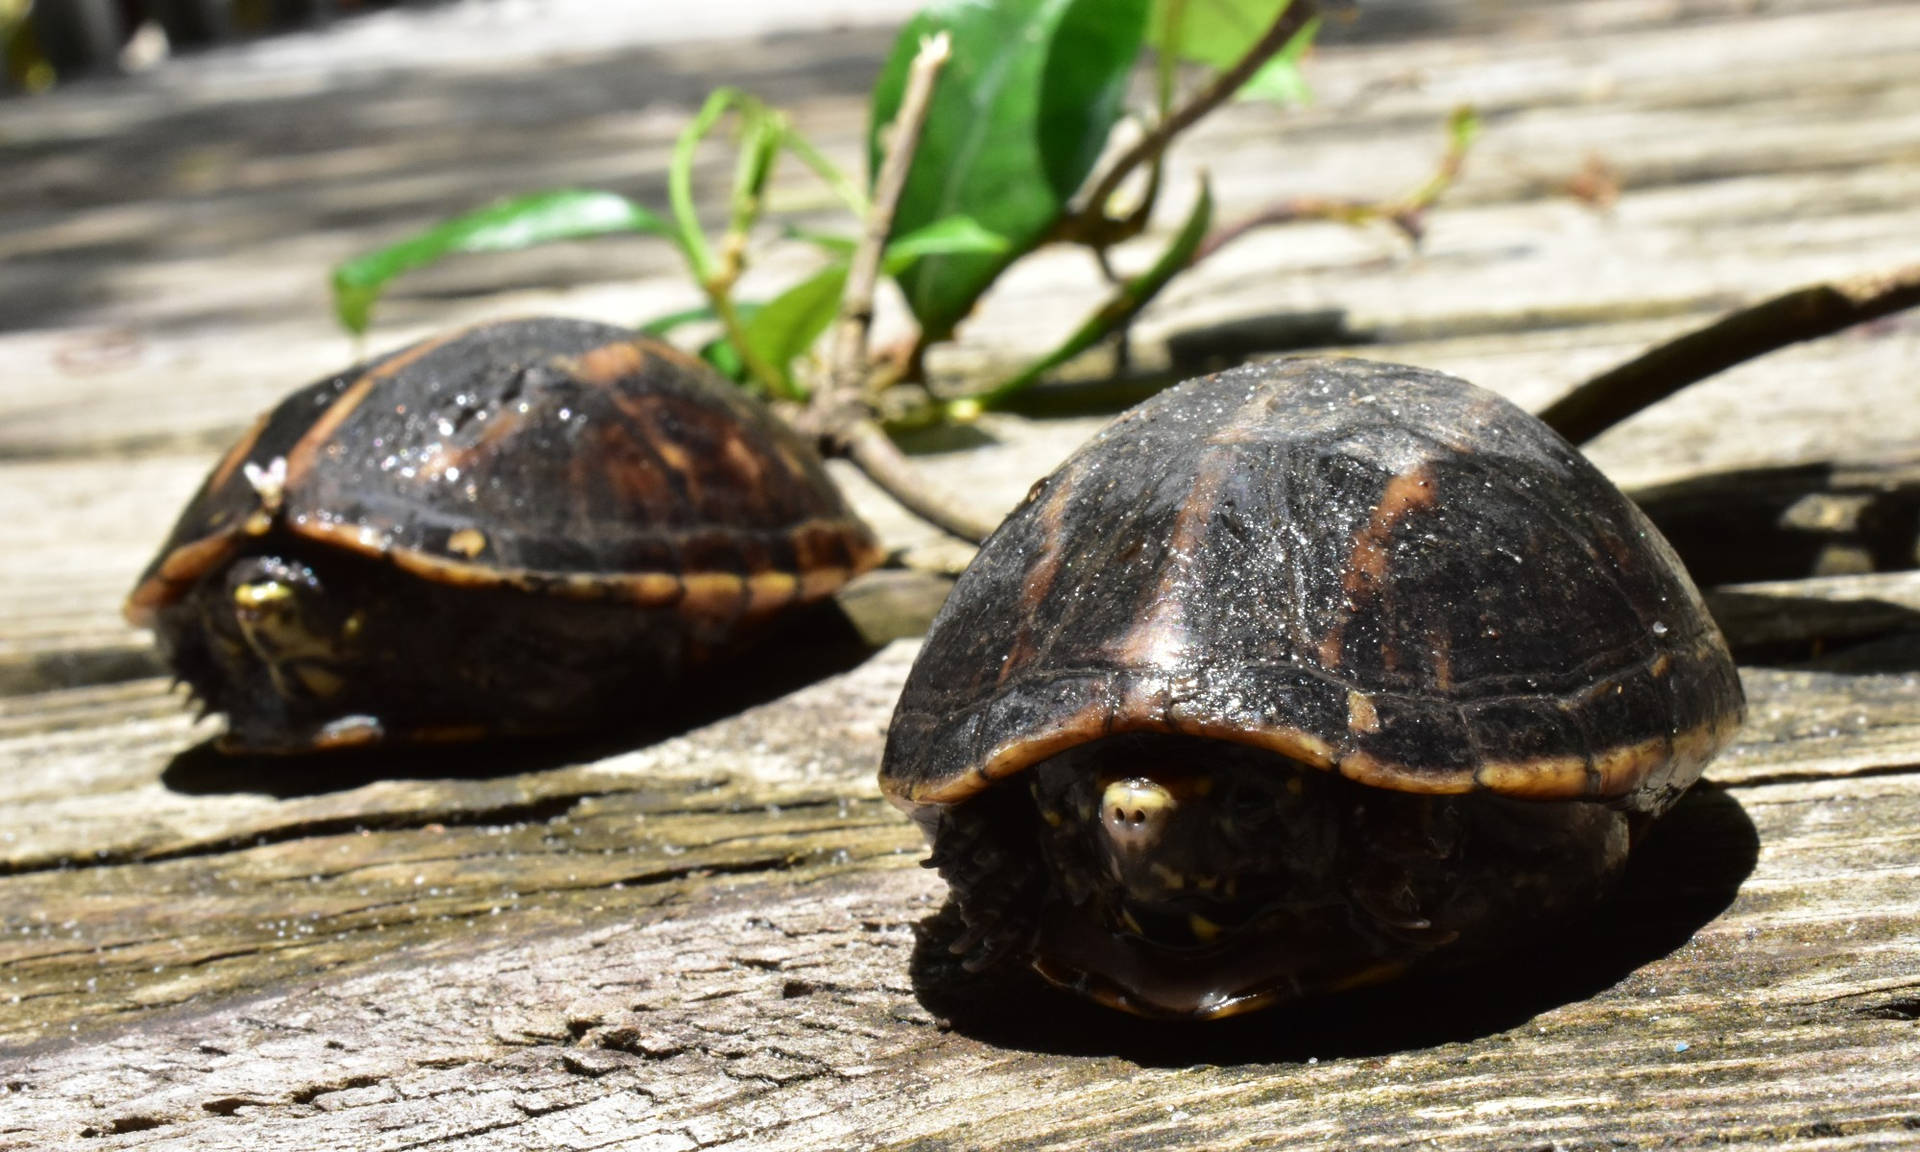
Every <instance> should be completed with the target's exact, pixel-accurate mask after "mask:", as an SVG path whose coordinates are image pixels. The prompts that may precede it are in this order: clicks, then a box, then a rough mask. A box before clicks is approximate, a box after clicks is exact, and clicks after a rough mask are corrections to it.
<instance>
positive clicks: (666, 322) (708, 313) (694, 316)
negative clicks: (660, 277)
mask: <svg viewBox="0 0 1920 1152" xmlns="http://www.w3.org/2000/svg"><path fill="white" fill-rule="evenodd" d="M719 318H720V314H719V313H718V312H715V311H714V310H713V305H711V304H700V305H697V306H695V307H692V308H682V309H681V310H680V311H678V312H669V313H667V314H666V315H665V316H656V317H654V318H653V319H652V320H649V321H647V322H646V323H645V324H641V325H638V326H636V327H635V328H634V331H636V332H638V333H640V335H642V336H662V337H664V336H665V335H667V333H669V332H672V331H673V330H674V329H675V328H679V327H681V326H682V325H685V324H697V323H699V322H700V321H702V320H718V319H719Z"/></svg>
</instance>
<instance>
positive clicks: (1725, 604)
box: [1707, 588, 1920, 671]
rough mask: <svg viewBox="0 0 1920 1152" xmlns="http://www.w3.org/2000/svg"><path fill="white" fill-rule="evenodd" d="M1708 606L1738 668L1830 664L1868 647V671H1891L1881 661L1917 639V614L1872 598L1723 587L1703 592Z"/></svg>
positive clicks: (1919, 619)
mask: <svg viewBox="0 0 1920 1152" xmlns="http://www.w3.org/2000/svg"><path fill="white" fill-rule="evenodd" d="M1707 608H1708V609H1709V610H1710V611H1711V612H1712V613H1713V618H1714V621H1715V622H1716V623H1718V624H1719V625H1720V630H1721V631H1722V632H1723V633H1725V635H1726V637H1727V645H1728V647H1730V648H1731V649H1732V650H1733V655H1734V659H1736V660H1737V661H1739V662H1740V663H1742V664H1772V665H1779V664H1798V663H1802V662H1804V661H1810V660H1834V659H1838V658H1840V657H1841V656H1842V655H1843V654H1846V653H1855V652H1861V653H1863V654H1864V650H1866V649H1869V648H1871V649H1875V650H1876V651H1879V652H1880V654H1881V655H1880V656H1879V657H1877V658H1874V664H1875V665H1876V666H1875V667H1873V668H1872V670H1874V671H1892V670H1894V669H1892V668H1888V667H1886V666H1885V657H1886V656H1887V655H1888V654H1890V653H1892V652H1895V651H1898V650H1899V649H1900V647H1902V646H1903V644H1904V643H1907V642H1910V641H1911V640H1912V639H1914V638H1920V612H1917V611H1915V610H1914V609H1913V608H1910V607H1908V606H1907V605H1905V604H1895V603H1891V602H1889V601H1886V600H1877V599H1872V598H1865V599H1858V600H1842V599H1836V598H1831V597H1821V596H1780V595H1773V594H1771V593H1765V592H1743V591H1741V590H1739V589H1737V588H1724V589H1715V590H1713V591H1710V592H1708V593H1707ZM1903 666H1912V665H1903ZM1855 670H1856V671H1866V670H1869V669H1868V668H1866V667H1862V668H1859V669H1855Z"/></svg>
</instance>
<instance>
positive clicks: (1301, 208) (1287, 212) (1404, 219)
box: [1193, 196, 1424, 264]
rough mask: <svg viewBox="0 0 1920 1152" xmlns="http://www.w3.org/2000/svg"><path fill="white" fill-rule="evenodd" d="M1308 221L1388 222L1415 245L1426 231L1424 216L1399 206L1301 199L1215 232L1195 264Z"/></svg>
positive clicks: (1194, 257)
mask: <svg viewBox="0 0 1920 1152" xmlns="http://www.w3.org/2000/svg"><path fill="white" fill-rule="evenodd" d="M1306 220H1325V221H1331V222H1333V223H1336V224H1349V225H1359V224H1365V223H1368V222H1370V221H1373V220H1385V221H1386V222H1387V223H1389V224H1391V225H1393V226H1394V227H1395V228H1398V229H1399V230H1400V231H1401V233H1403V234H1404V235H1405V236H1406V238H1407V239H1408V240H1410V241H1412V242H1413V243H1415V244H1418V243H1419V242H1420V237H1421V235H1422V232H1423V231H1424V229H1423V226H1422V222H1421V219H1420V214H1419V213H1418V212H1406V211H1402V210H1401V209H1400V206H1399V205H1398V204H1397V203H1389V204H1382V203H1380V202H1378V201H1374V200H1335V199H1328V198H1326V197H1322V196H1300V197H1297V198H1295V199H1292V200H1283V201H1281V202H1280V203H1278V204H1275V205H1272V206H1271V207H1269V208H1266V209H1264V210H1262V211H1260V212H1256V213H1254V214H1253V215H1252V216H1249V217H1247V218H1246V219H1244V220H1236V221H1234V222H1233V223H1232V224H1229V225H1227V226H1226V227H1224V228H1222V229H1220V230H1219V231H1218V232H1215V233H1214V234H1213V235H1211V236H1209V237H1207V238H1206V240H1205V241H1203V242H1202V243H1201V245H1200V247H1199V248H1198V249H1197V250H1195V252H1194V254H1193V262H1194V263H1196V264H1198V263H1199V262H1200V261H1202V260H1205V259H1206V258H1207V257H1209V256H1212V255H1213V254H1214V253H1215V252H1218V251H1219V250H1220V249H1222V248H1225V247H1226V246H1227V245H1229V244H1231V243H1233V242H1234V241H1235V240H1238V239H1240V238H1241V237H1243V236H1245V235H1247V234H1248V233H1250V232H1257V231H1259V230H1260V229H1262V228H1275V227H1279V226H1280V225H1283V224H1298V223H1301V222H1302V221H1306Z"/></svg>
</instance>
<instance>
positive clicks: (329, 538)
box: [126, 319, 879, 747]
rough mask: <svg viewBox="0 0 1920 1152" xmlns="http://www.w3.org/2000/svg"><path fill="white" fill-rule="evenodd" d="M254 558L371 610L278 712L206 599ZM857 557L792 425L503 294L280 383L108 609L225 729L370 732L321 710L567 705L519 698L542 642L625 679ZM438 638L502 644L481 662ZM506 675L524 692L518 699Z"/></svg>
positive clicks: (680, 658)
mask: <svg viewBox="0 0 1920 1152" xmlns="http://www.w3.org/2000/svg"><path fill="white" fill-rule="evenodd" d="M262 558H272V559H274V561H275V562H276V563H279V564H281V565H282V567H281V568H280V569H276V570H275V571H278V572H280V573H281V574H280V576H277V577H275V576H273V575H272V574H271V573H269V574H268V575H267V576H266V577H261V578H262V579H270V580H272V579H277V580H279V581H280V582H281V583H282V584H285V583H288V582H289V581H291V582H293V583H299V582H300V581H303V580H305V579H306V577H307V576H314V578H315V581H316V584H315V587H316V588H322V589H324V590H323V591H321V592H320V593H319V596H320V597H321V598H324V599H326V600H328V601H338V600H340V599H341V598H343V597H344V598H346V600H348V601H351V603H331V604H330V606H329V608H328V610H329V611H332V612H334V614H335V615H337V616H339V621H338V622H339V623H341V624H342V626H346V625H347V623H348V622H349V621H348V618H349V617H350V616H352V614H353V612H354V611H360V612H362V613H363V615H362V618H361V619H360V620H359V621H358V622H357V623H352V624H351V626H352V628H354V629H355V630H356V631H357V630H360V629H364V628H366V627H367V626H368V618H367V617H366V616H365V615H364V613H366V612H371V613H373V618H374V622H375V623H383V624H386V625H388V626H389V631H388V632H386V633H385V634H384V635H382V636H380V637H375V638H369V639H367V640H365V641H364V642H363V643H360V644H359V645H358V646H359V647H360V648H361V649H363V650H366V651H367V653H368V659H367V661H365V662H362V663H358V664H352V665H351V666H350V667H348V668H346V669H344V670H343V669H341V668H339V667H335V668H333V669H332V672H331V674H330V675H324V676H319V677H318V678H317V679H318V680H321V681H329V682H330V681H331V680H333V679H338V678H339V677H340V676H345V677H347V678H348V680H349V681H358V680H362V679H367V678H371V680H372V682H371V683H368V684H359V683H357V682H356V683H349V685H348V686H347V688H346V690H337V691H334V692H330V693H320V694H321V695H329V696H339V697H342V702H341V703H340V706H339V707H331V706H321V705H319V704H317V703H315V702H312V701H309V702H308V703H309V704H312V705H313V706H312V707H304V708H296V709H294V713H295V714H297V715H295V714H282V713H281V712H277V711H275V710H276V709H280V708H282V705H271V706H269V705H267V704H260V705H257V706H256V705H252V704H249V703H248V702H247V701H248V700H249V699H251V698H252V697H255V696H262V697H264V696H265V695H266V694H265V693H264V692H263V691H257V690H256V688H255V686H250V685H242V684H240V683H237V681H244V680H248V679H253V680H265V679H268V678H269V677H263V676H261V675H260V673H261V672H262V671H263V669H262V668H259V667H254V666H253V665H255V664H258V663H260V662H261V661H260V660H259V659H256V657H258V656H259V653H258V652H257V651H256V652H254V653H252V654H251V655H249V654H248V653H247V652H246V651H244V649H246V648H248V647H249V644H247V643H241V642H239V641H246V640H247V636H248V635H250V634H242V633H245V630H244V629H242V630H241V631H240V633H236V632H235V630H234V628H233V626H232V622H231V621H230V620H226V619H225V618H224V617H225V616H226V615H229V614H230V613H229V612H228V609H229V607H230V605H228V604H227V600H228V599H229V598H230V594H231V593H233V592H234V587H235V577H234V576H233V575H232V573H233V571H234V570H235V568H236V566H238V565H241V564H243V563H253V562H255V561H258V560H260V559H262ZM878 558H879V550H878V547H877V545H876V543H875V541H874V538H873V536H872V534H871V533H870V532H869V531H868V530H867V529H866V527H865V526H864V525H862V524H861V523H860V522H859V521H858V520H857V519H856V518H855V517H854V516H853V514H852V513H851V512H850V511H849V510H848V509H847V507H846V505H845V503H844V502H843V500H842V499H841V497H840V495H839V494H838V492H837V490H836V489H835V488H834V486H833V484H832V483H831V481H830V480H829V479H828V478H827V476H826V474H825V471H824V469H823V467H822V465H821V463H820V461H819V459H818V457H817V455H816V454H815V453H814V452H813V450H812V449H811V448H810V447H809V446H808V445H807V444H806V443H805V442H803V441H802V440H801V439H800V438H799V437H798V436H796V435H795V434H793V433H792V432H791V431H789V430H788V429H787V428H786V427H785V426H784V425H782V424H781V423H780V422H779V421H778V420H777V419H775V418H774V417H773V416H772V415H771V414H770V413H769V412H767V411H766V410H765V409H764V408H763V407H762V406H760V405H759V404H758V403H756V402H754V401H753V400H752V399H751V398H749V397H747V396H745V395H743V394H742V393H741V392H740V391H739V390H738V389H736V388H734V387H732V386H731V385H729V384H728V383H726V382H725V381H723V380H721V379H719V377H717V376H716V375H715V374H714V373H713V372H712V371H711V370H710V369H708V368H707V367H706V366H705V365H703V364H701V363H700V362H699V361H697V360H695V359H693V358H691V357H688V356H686V355H684V354H682V353H680V352H678V351H676V350H675V349H673V348H672V347H670V346H669V345H666V344H663V343H660V342H657V341H653V340H648V339H642V338H636V337H635V336H634V335H633V333H632V332H630V331H628V330H625V329H620V328H615V327H612V326H608V325H603V324H595V323H588V322H584V321H576V320H562V319H527V320H515V321H507V322H498V323H490V324H483V325H479V326H477V327H472V328H468V329H464V330H460V331H456V332H453V333H449V334H447V335H443V336H438V337H434V338H431V339H428V340H424V341H421V342H420V343H417V344H414V345H412V346H410V347H407V348H403V349H401V350H399V351H397V352H393V353H390V354H388V355H385V356H381V357H378V358H376V359H374V360H371V361H368V362H367V363H365V364H362V365H359V366H357V367H354V368H351V369H349V370H347V371H345V372H343V373H340V374H339V375H336V376H331V377H328V378H326V379H324V380H321V381H318V382H317V383H314V384H311V385H308V386H307V387H305V388H302V389H300V390H298V391H296V392H294V393H293V394H292V395H290V396H288V397H287V398H286V399H285V400H283V401H282V402H281V403H280V404H279V405H278V406H277V407H275V408H274V409H273V410H272V411H271V412H269V413H267V414H266V415H265V416H264V417H263V418H262V419H261V420H260V422H259V423H258V424H257V425H256V426H255V427H254V428H253V430H252V431H251V432H249V433H248V434H247V435H246V436H245V437H243V438H242V439H241V440H240V442H239V443H237V444H235V445H234V446H233V448H232V449H231V450H229V451H228V452H227V453H226V455H225V457H224V458H223V459H222V460H221V461H220V462H219V464H218V465H217V466H216V467H215V468H214V469H213V471H212V473H211V474H210V475H209V476H208V477H207V479H206V481H205V482H204V483H203V484H202V485H201V488H200V490H199V492H198V493H197V494H196V495H195V496H194V497H193V499H192V501H191V502H190V503H189V504H188V505H187V507H186V509H185V511H184V512H183V513H182V514H181V516H180V519H179V522H178V523H177V524H176V525H175V527H174V529H173V531H172V533H171V535H170V536H169V537H168V539H167V541H166V543H165V544H164V545H163V546H162V548H161V550H160V553H159V555H158V556H157V557H156V558H155V559H154V561H153V562H152V564H151V565H149V566H148V568H147V570H146V572H145V573H144V574H143V575H142V577H141V578H140V581H139V583H138V585H137V586H136V587H135V588H134V590H133V593H132V595H131V596H130V597H129V599H128V601H127V605H126V614H127V617H128V619H129V620H130V621H132V622H133V623H134V624H136V625H140V626H143V627H149V628H153V629H155V631H156V632H157V633H158V635H159V640H160V643H161V646H162V648H163V649H164V650H165V651H166V653H167V654H168V656H169V657H170V658H171V659H172V660H173V661H174V663H175V666H176V669H177V670H178V671H179V672H180V673H181V675H182V676H183V678H185V679H187V680H189V681H190V682H192V683H193V686H194V687H195V689H196V690H197V691H199V692H200V693H201V694H202V695H203V696H205V697H206V698H207V700H208V702H209V703H210V704H211V705H212V706H213V707H214V708H216V709H219V710H224V711H228V712H229V713H230V717H231V718H232V719H233V720H234V721H235V722H236V723H235V731H236V733H241V732H242V731H243V730H244V731H245V732H246V733H249V734H250V735H251V738H250V739H246V740H243V741H242V743H246V744H249V745H262V746H281V745H288V746H295V747H298V746H305V745H309V744H313V743H328V742H355V741H359V740H363V739H368V738H378V736H380V735H391V734H393V728H394V725H392V724H391V723H388V724H385V725H381V724H378V723H376V724H375V725H374V727H373V728H372V729H369V728H368V727H367V726H366V725H365V724H358V723H356V724H355V725H349V726H348V727H347V728H345V729H337V730H335V731H334V732H333V736H335V737H341V738H342V739H340V740H330V739H328V738H327V737H326V736H325V735H324V734H323V731H322V730H323V729H325V728H326V723H325V721H324V717H325V716H326V715H328V714H329V713H333V712H339V711H340V710H341V709H342V708H349V709H350V710H351V711H352V713H353V715H352V718H353V719H354V720H355V721H356V722H358V721H363V720H367V719H369V718H373V719H375V720H377V719H378V717H379V715H380V714H381V713H383V712H394V713H395V714H399V713H406V714H407V715H408V719H407V722H406V723H405V724H404V725H402V727H405V728H408V729H411V730H414V731H427V730H430V729H446V728H447V727H448V726H449V725H452V726H454V727H456V728H463V729H465V730H468V731H473V732H479V731H487V730H493V729H496V728H498V727H500V726H501V725H503V724H504V725H506V726H509V727H512V726H524V727H531V728H547V727H552V726H555V725H556V724H557V725H558V726H562V727H567V726H573V725H574V724H576V723H580V722H582V721H584V720H585V719H586V716H585V715H584V713H585V712H589V711H591V710H592V707H598V705H593V706H592V707H589V706H587V705H584V704H583V705H581V706H579V707H574V706H569V705H565V704H561V703H558V702H549V703H541V702H539V701H538V699H537V698H539V697H541V696H543V695H545V696H559V695H565V694H566V692H565V691H563V690H562V689H561V687H560V686H558V685H554V684H546V685H544V686H543V685H542V684H541V683H540V676H541V666H540V663H541V661H543V660H550V659H559V660H560V661H561V662H562V663H564V664H566V665H567V666H568V669H569V676H570V677H571V678H574V679H583V680H584V679H590V678H592V674H593V671H594V670H595V669H596V668H597V669H599V671H600V678H601V679H607V680H610V681H613V682H617V683H618V684H620V685H622V686H624V687H628V688H631V687H633V686H634V685H633V683H631V681H632V677H631V676H628V675H619V676H611V677H609V676H606V675H605V672H606V669H607V667H609V666H611V664H612V662H615V661H627V662H632V663H633V664H635V665H637V666H640V667H656V666H657V667H656V670H655V671H654V672H653V674H652V675H653V679H654V680H656V681H659V680H662V679H667V678H671V676H672V674H673V673H674V672H675V671H676V670H678V669H680V668H682V667H684V666H685V665H686V664H688V663H691V662H696V661H698V660H700V659H703V658H704V657H705V656H707V655H710V654H712V653H714V652H717V651H720V650H723V649H725V648H726V647H727V645H728V644H729V642H730V639H731V637H732V636H734V635H735V634H736V633H738V632H740V631H742V630H746V629H750V628H751V626H752V625H754V624H755V623H756V622H758V621H761V620H764V619H765V618H767V617H768V616H770V615H772V614H774V613H776V612H778V611H780V610H781V609H784V608H787V607H791V606H795V605H800V604H805V603H808V602H812V601H816V600H819V599H822V598H824V597H826V596H828V595H829V594H831V593H832V592H833V590H834V589H835V588H837V587H838V586H839V585H841V584H842V583H844V582H845V581H846V580H847V579H849V578H850V577H852V576H853V575H855V574H857V573H858V572H860V571H862V570H864V569H866V568H869V567H871V566H872V565H873V564H875V563H876V562H877V560H878ZM322 569H325V570H326V571H322ZM287 573H294V575H287ZM300 573H305V574H306V575H300ZM316 573H317V574H318V575H315V574H316ZM329 577H330V578H329ZM567 605H574V606H576V607H574V608H568V607H566V606H567ZM350 609H351V610H350ZM316 610H317V609H316ZM561 621H564V622H561ZM550 622H555V623H553V624H552V626H551V627H550V626H549V624H550ZM556 628H557V629H558V631H555V629H556ZM512 632H519V633H520V640H519V641H517V642H509V640H508V639H507V637H506V635H505V634H506V633H512ZM222 635H224V638H225V640H226V643H220V642H218V641H219V640H220V639H221V637H222ZM305 635H306V634H305V633H302V636H305ZM236 636H238V640H236ZM251 647H252V648H254V649H258V648H259V647H260V645H259V644H258V643H253V644H251ZM376 648H377V649H380V651H378V652H374V651H373V650H374V649H376ZM236 650H237V651H236ZM560 653H565V655H560ZM462 661H466V662H472V661H481V662H487V661H491V662H493V663H494V664H498V665H501V667H499V668H498V669H497V670H495V671H493V672H491V673H488V675H487V676H486V679H488V680H489V684H488V685H486V686H481V685H476V684H475V683H473V682H472V681H473V676H474V675H477V674H478V672H477V671H476V672H473V673H470V672H469V671H467V670H463V669H459V668H457V667H456V665H458V664H459V663H461V662H462ZM265 662H266V663H267V664H273V663H274V660H273V659H272V658H271V657H269V658H267V659H266V661H265ZM311 663H312V661H311V660H309V664H311ZM516 665H518V667H516ZM264 671H271V672H274V673H275V675H273V676H272V677H270V679H272V680H274V681H276V682H284V681H286V680H287V676H285V675H282V674H281V673H285V672H286V668H285V667H278V666H276V667H275V668H269V669H264ZM299 678H300V677H296V679H299ZM304 678H305V679H308V680H315V679H316V677H310V676H309V677H304ZM516 681H523V682H525V684H526V688H527V691H526V692H525V693H521V694H520V695H522V696H527V697H532V698H536V699H534V700H533V701H532V702H529V703H526V704H524V705H523V703H521V702H519V701H518V700H517V699H516V689H515V682H516ZM284 686H285V684H284V683H282V687H284ZM280 694H281V695H287V693H284V692H283V693H280ZM292 694H293V695H300V694H301V693H300V692H297V691H296V692H293V693H292ZM463 694H464V696H465V697H466V698H467V699H466V701H465V702H463V701H462V699H461V698H462V696H463ZM585 695H587V696H589V697H592V696H597V695H599V693H596V692H592V691H587V692H585ZM283 704H284V702H283ZM396 709H397V712H396V711H395V710H396ZM502 709H504V711H501V710H502ZM263 710H264V711H263ZM242 712H247V713H254V712H262V713H263V714H260V715H247V716H242V715H241V713H242ZM335 719H339V717H337V716H336V717H335ZM522 722H524V723H522Z"/></svg>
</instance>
